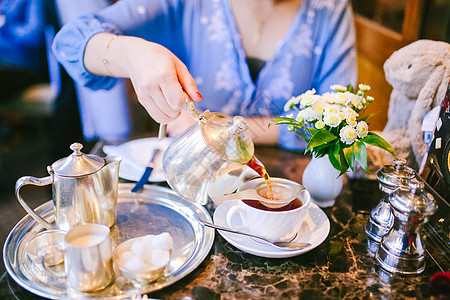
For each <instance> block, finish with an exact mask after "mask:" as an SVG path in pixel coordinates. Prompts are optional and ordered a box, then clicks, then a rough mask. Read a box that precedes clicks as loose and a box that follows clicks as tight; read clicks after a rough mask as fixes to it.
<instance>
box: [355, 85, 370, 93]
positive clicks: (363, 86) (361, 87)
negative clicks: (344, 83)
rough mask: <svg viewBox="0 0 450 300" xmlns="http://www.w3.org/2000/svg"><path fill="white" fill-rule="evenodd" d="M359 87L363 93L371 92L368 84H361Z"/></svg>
mask: <svg viewBox="0 0 450 300" xmlns="http://www.w3.org/2000/svg"><path fill="white" fill-rule="evenodd" d="M358 87H359V89H360V90H361V91H363V92H367V91H369V90H370V86H369V85H367V84H362V83H361V84H359V85H358Z"/></svg>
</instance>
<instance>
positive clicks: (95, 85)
mask: <svg viewBox="0 0 450 300" xmlns="http://www.w3.org/2000/svg"><path fill="white" fill-rule="evenodd" d="M99 32H111V33H116V34H124V35H133V36H139V37H141V38H144V39H147V40H150V41H152V42H156V43H159V44H162V45H164V46H165V47H167V48H168V49H170V50H171V51H172V52H173V53H174V54H175V55H177V56H178V57H179V58H180V59H181V60H182V61H183V62H184V63H185V64H186V66H187V67H188V69H189V71H190V72H191V74H192V75H193V77H194V79H195V80H196V82H197V85H198V88H199V91H200V92H201V93H202V95H203V96H204V99H205V100H204V101H201V102H199V103H198V104H197V106H198V107H199V108H200V109H203V110H204V109H209V110H210V111H219V112H222V113H225V114H228V115H242V116H276V115H280V114H282V113H283V106H284V104H285V102H286V101H287V100H288V99H290V98H291V97H292V96H296V95H298V94H300V93H303V92H305V91H306V90H308V89H311V88H314V89H316V91H317V92H318V93H323V92H326V91H329V90H330V89H329V88H330V85H331V84H341V85H347V84H349V83H351V84H353V85H355V84H356V56H355V37H354V26H353V14H352V11H351V7H350V4H349V3H348V1H347V0H303V1H302V4H301V6H300V8H299V10H298V12H297V14H296V16H295V18H294V20H293V22H292V23H291V25H290V27H289V28H288V30H287V32H286V34H285V36H284V37H283V38H282V40H281V41H280V42H279V44H278V46H277V48H276V50H275V53H274V55H273V57H272V58H271V59H269V60H268V61H267V62H266V64H265V65H264V67H263V68H262V70H261V72H260V73H259V75H258V78H257V80H256V82H253V81H252V78H251V76H250V72H249V69H248V65H247V62H246V55H245V52H244V48H243V46H242V41H241V38H240V35H239V31H238V29H237V25H236V22H235V19H234V15H233V12H232V10H231V6H230V2H229V0H121V1H119V2H117V3H116V4H115V5H113V6H110V7H108V8H106V9H104V10H103V11H101V12H100V13H98V14H89V15H85V16H82V17H81V18H79V19H77V20H76V21H74V22H72V23H69V24H67V25H66V26H64V27H63V28H62V29H61V31H60V32H59V33H58V34H57V36H56V38H55V40H54V44H53V51H54V53H55V55H56V57H57V59H58V60H59V61H60V62H61V63H62V64H63V65H64V66H65V68H66V69H67V71H68V72H69V74H71V76H72V77H73V78H74V79H75V80H76V81H77V82H78V83H79V84H82V85H84V86H87V87H89V88H91V89H94V90H97V89H108V88H111V87H112V86H113V85H114V83H115V81H116V79H115V78H111V77H102V76H96V75H93V74H91V73H89V72H88V71H87V70H86V68H85V67H84V65H83V55H84V49H85V46H86V44H87V42H88V40H89V39H90V38H91V37H92V36H93V35H95V34H97V33H99Z"/></svg>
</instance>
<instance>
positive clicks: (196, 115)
mask: <svg viewBox="0 0 450 300" xmlns="http://www.w3.org/2000/svg"><path fill="white" fill-rule="evenodd" d="M186 104H187V109H188V112H189V114H190V115H191V117H192V118H193V119H194V120H195V121H198V120H202V119H203V118H204V117H203V112H202V111H201V110H199V109H198V108H197V107H196V106H195V103H194V101H193V100H192V99H190V98H189V97H187V96H186Z"/></svg>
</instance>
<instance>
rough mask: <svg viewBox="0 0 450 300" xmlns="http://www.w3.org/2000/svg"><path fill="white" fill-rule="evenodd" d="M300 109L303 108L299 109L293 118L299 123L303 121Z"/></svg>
mask: <svg viewBox="0 0 450 300" xmlns="http://www.w3.org/2000/svg"><path fill="white" fill-rule="evenodd" d="M302 111H303V110H301V111H299V112H298V114H297V118H295V120H296V121H297V122H299V123H303V121H304V119H303V115H302Z"/></svg>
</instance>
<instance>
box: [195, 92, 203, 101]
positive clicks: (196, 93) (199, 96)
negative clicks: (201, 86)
mask: <svg viewBox="0 0 450 300" xmlns="http://www.w3.org/2000/svg"><path fill="white" fill-rule="evenodd" d="M195 96H197V97H198V98H199V99H200V100H201V99H203V96H202V94H200V92H195Z"/></svg>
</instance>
